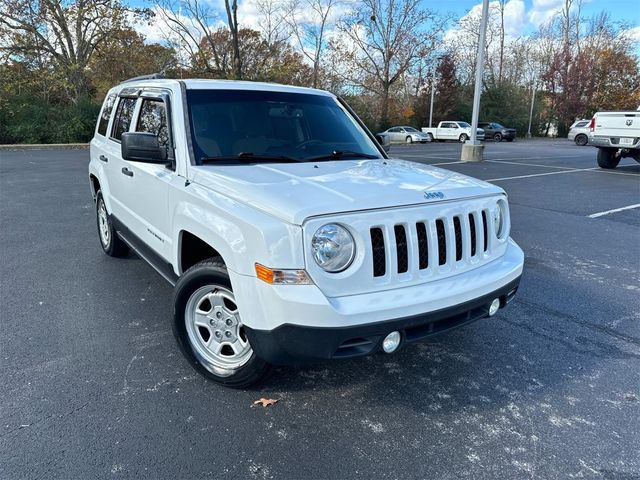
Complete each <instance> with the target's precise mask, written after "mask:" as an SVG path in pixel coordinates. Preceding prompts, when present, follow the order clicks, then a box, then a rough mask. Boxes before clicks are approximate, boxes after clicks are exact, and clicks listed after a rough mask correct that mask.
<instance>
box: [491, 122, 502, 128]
mask: <svg viewBox="0 0 640 480" xmlns="http://www.w3.org/2000/svg"><path fill="white" fill-rule="evenodd" d="M493 128H504V127H503V126H502V125H500V124H499V123H494V124H493Z"/></svg>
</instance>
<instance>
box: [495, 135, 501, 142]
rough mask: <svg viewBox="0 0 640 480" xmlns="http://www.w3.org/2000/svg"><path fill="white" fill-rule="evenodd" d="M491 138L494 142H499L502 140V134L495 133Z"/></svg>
mask: <svg viewBox="0 0 640 480" xmlns="http://www.w3.org/2000/svg"><path fill="white" fill-rule="evenodd" d="M493 140H494V141H495V142H501V141H502V134H501V133H496V134H495V135H494V136H493Z"/></svg>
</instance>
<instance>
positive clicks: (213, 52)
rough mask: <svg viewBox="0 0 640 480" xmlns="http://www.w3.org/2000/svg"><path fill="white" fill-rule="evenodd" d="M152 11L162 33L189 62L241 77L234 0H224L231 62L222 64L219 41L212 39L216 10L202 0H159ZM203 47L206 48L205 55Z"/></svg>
mask: <svg viewBox="0 0 640 480" xmlns="http://www.w3.org/2000/svg"><path fill="white" fill-rule="evenodd" d="M159 6H160V9H158V10H156V13H157V14H158V15H159V16H160V20H161V21H162V23H163V24H164V25H163V26H164V27H165V35H166V37H167V40H168V41H169V43H170V44H171V45H172V46H173V47H174V48H176V50H178V51H180V50H182V51H186V53H187V55H188V57H189V64H191V63H196V64H198V65H199V66H200V67H201V68H203V69H204V71H205V72H207V73H212V74H215V75H219V76H224V77H232V78H235V79H240V78H242V55H241V52H240V38H239V37H240V36H239V28H238V2H237V0H233V1H231V2H230V1H229V0H225V10H226V13H227V27H228V29H229V32H230V34H231V49H232V66H231V70H230V71H229V70H228V69H226V68H225V62H224V61H223V56H224V55H225V54H226V52H221V51H220V43H219V42H216V39H215V35H214V34H215V32H216V30H217V29H216V28H215V23H216V21H217V20H218V19H219V17H218V14H217V12H216V10H215V9H214V8H213V7H212V6H211V3H210V2H207V1H206V0H162V1H161V2H160V3H159ZM203 49H206V50H207V54H206V55H205V53H204V51H203Z"/></svg>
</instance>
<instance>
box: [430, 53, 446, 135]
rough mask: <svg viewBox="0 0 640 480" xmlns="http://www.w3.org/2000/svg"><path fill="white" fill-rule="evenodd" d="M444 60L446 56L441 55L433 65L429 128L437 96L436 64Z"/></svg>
mask: <svg viewBox="0 0 640 480" xmlns="http://www.w3.org/2000/svg"><path fill="white" fill-rule="evenodd" d="M443 58H444V55H439V56H437V57H436V58H435V60H434V61H433V65H431V104H430V105H429V128H431V120H432V119H433V100H434V98H435V94H436V62H439V61H440V60H442V59H443Z"/></svg>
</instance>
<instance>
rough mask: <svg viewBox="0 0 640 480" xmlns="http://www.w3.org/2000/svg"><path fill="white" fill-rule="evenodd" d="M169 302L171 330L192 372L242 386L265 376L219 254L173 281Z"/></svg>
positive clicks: (267, 368)
mask: <svg viewBox="0 0 640 480" xmlns="http://www.w3.org/2000/svg"><path fill="white" fill-rule="evenodd" d="M173 304H174V314H173V318H174V322H173V333H174V335H175V337H176V340H177V342H178V345H179V347H180V350H182V353H183V354H184V356H185V357H186V358H187V360H188V361H189V363H190V364H191V366H192V367H193V368H194V369H195V370H196V371H197V372H198V373H200V374H201V375H203V376H204V377H206V378H208V379H209V380H213V381H214V382H216V383H219V384H221V385H225V386H227V387H232V388H245V387H248V386H250V385H253V384H255V383H257V382H259V381H260V380H264V379H265V378H266V377H267V375H268V374H269V371H270V370H271V366H270V365H269V364H268V363H267V362H265V361H264V360H262V359H260V358H258V357H257V356H256V354H255V353H254V352H253V349H252V348H251V345H250V344H249V340H248V339H247V337H246V334H244V332H243V329H242V321H241V320H240V315H239V314H238V309H237V305H236V304H235V297H234V296H233V289H232V287H231V281H230V280H229V274H228V273H227V267H226V266H225V264H224V262H223V261H222V259H221V258H220V257H215V258H211V259H209V260H204V261H202V262H200V263H197V264H195V265H194V266H193V267H191V268H189V270H187V271H186V272H185V273H184V274H183V275H182V277H180V280H178V283H177V285H176V289H175V294H174V302H173ZM197 310H200V311H201V312H202V311H205V312H206V313H196V311H197ZM214 312H215V313H214ZM216 338H220V339H221V341H217V340H216Z"/></svg>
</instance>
